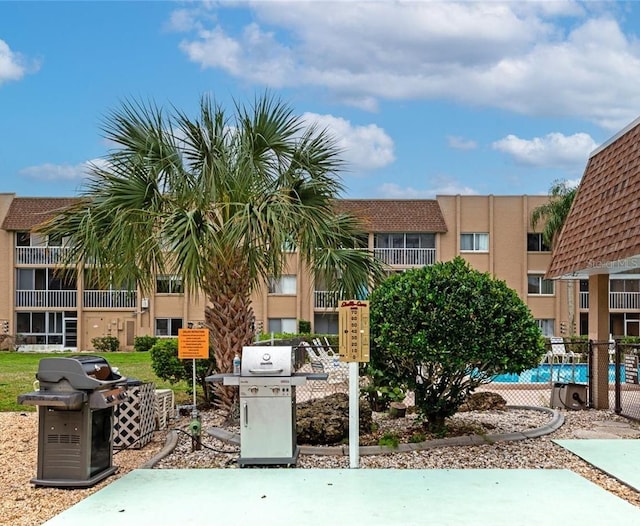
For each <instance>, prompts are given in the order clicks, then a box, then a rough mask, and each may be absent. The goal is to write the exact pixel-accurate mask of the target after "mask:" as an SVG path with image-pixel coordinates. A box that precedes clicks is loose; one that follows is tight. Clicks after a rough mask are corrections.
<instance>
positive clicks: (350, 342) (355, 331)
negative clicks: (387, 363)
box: [338, 300, 369, 362]
mask: <svg viewBox="0 0 640 526" xmlns="http://www.w3.org/2000/svg"><path fill="white" fill-rule="evenodd" d="M338 331H339V332H340V335H339V336H340V338H339V340H340V341H339V343H340V361H341V362H368V361H369V302H368V301H360V300H348V301H341V302H340V307H339V308H338Z"/></svg>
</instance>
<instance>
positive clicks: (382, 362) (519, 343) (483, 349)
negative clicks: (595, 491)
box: [370, 257, 544, 431]
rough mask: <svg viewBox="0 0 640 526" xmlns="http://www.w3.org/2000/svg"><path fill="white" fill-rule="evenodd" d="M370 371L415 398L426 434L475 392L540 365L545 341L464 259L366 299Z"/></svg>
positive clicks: (522, 310) (415, 273) (502, 290)
mask: <svg viewBox="0 0 640 526" xmlns="http://www.w3.org/2000/svg"><path fill="white" fill-rule="evenodd" d="M370 314H371V315H370V328H371V337H370V342H371V367H372V368H374V369H376V370H379V371H381V372H382V373H383V376H384V378H385V381H386V382H387V385H389V386H391V387H401V388H408V389H409V390H411V391H413V392H414V393H415V405H416V409H417V410H418V412H419V415H420V416H421V417H422V418H423V419H424V420H425V421H426V424H427V427H428V428H429V430H430V431H438V430H441V429H443V428H444V422H445V419H446V418H447V417H449V416H452V415H454V414H455V413H456V412H457V410H458V407H459V406H460V405H461V404H462V403H463V402H464V401H465V400H466V399H467V398H468V396H469V395H470V394H471V393H472V392H473V391H474V390H475V389H476V388H477V387H479V386H480V385H483V384H487V383H490V382H491V381H492V379H493V377H494V376H496V375H498V374H501V373H521V372H522V371H524V370H526V369H530V368H533V367H535V366H537V365H538V364H539V363H540V359H541V358H542V356H543V355H544V340H543V338H542V336H541V334H540V329H539V328H538V326H537V324H536V322H535V320H534V318H533V316H532V315H531V312H530V311H529V308H528V307H527V305H526V304H525V303H524V302H523V301H522V300H521V299H520V298H519V297H518V295H517V293H516V292H515V291H514V290H512V289H510V288H509V287H508V286H507V285H506V283H505V282H504V281H500V280H498V279H495V278H494V277H493V276H491V275H490V274H489V273H482V272H479V271H477V270H474V269H472V268H471V267H470V265H469V264H468V263H467V262H466V261H465V260H464V259H462V258H460V257H456V258H455V259H453V260H452V261H447V262H444V263H436V264H435V265H431V266H426V267H423V268H420V269H415V270H409V271H407V272H404V273H402V274H396V275H393V276H391V277H389V278H387V279H386V280H385V281H384V282H383V283H382V284H381V285H379V286H378V287H376V288H375V289H374V290H373V292H372V293H371V296H370Z"/></svg>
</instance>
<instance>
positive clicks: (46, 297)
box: [16, 290, 78, 309]
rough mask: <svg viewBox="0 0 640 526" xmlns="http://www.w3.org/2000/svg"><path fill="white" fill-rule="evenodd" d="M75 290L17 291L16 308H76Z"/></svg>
mask: <svg viewBox="0 0 640 526" xmlns="http://www.w3.org/2000/svg"><path fill="white" fill-rule="evenodd" d="M77 294H78V293H77V292H76V291H75V290H16V307H53V308H65V309H66V308H76V307H77V297H78V296H77Z"/></svg>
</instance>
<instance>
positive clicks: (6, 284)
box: [0, 194, 15, 334]
mask: <svg viewBox="0 0 640 526" xmlns="http://www.w3.org/2000/svg"><path fill="white" fill-rule="evenodd" d="M14 197H15V194H0V225H1V224H2V222H3V221H4V218H5V215H6V214H7V211H8V210H9V205H10V204H11V201H12V200H13V198H14ZM13 303H14V301H13V235H12V233H11V232H7V231H6V230H3V229H1V228H0V334H2V333H3V332H4V327H5V326H6V324H8V328H7V333H8V334H13V333H14V320H13V308H12V305H13Z"/></svg>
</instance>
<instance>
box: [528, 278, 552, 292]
mask: <svg viewBox="0 0 640 526" xmlns="http://www.w3.org/2000/svg"><path fill="white" fill-rule="evenodd" d="M553 290H554V288H553V281H552V280H550V279H544V275H543V274H529V277H528V286H527V292H528V293H529V294H553Z"/></svg>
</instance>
